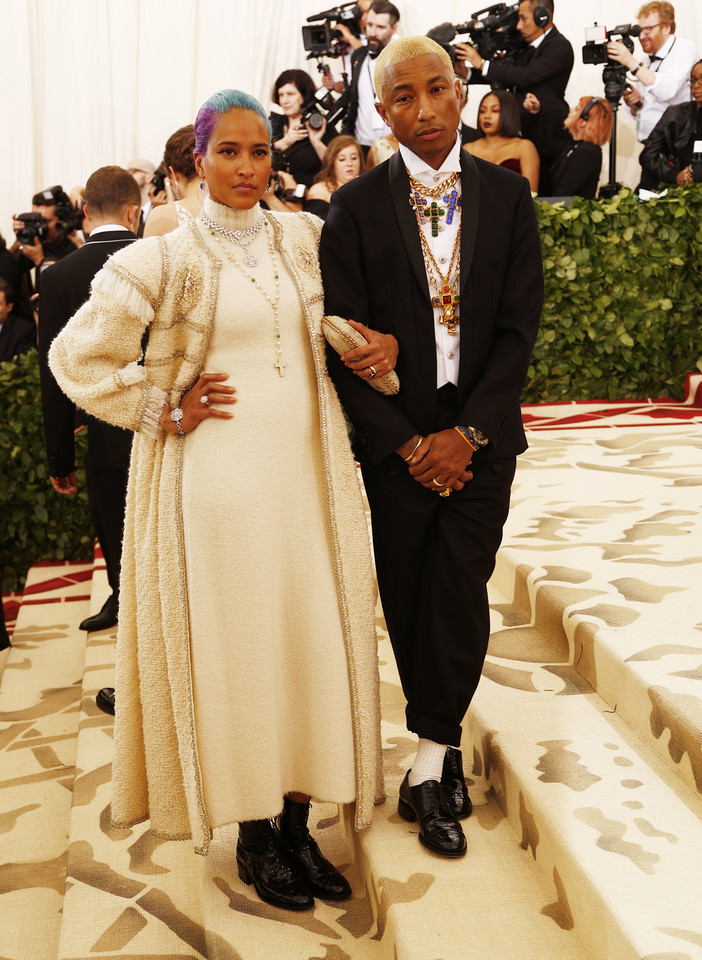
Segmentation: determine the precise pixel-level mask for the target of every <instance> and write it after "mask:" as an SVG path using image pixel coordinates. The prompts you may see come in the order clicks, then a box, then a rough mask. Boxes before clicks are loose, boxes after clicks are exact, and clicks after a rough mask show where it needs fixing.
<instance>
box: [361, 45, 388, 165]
mask: <svg viewBox="0 0 702 960" xmlns="http://www.w3.org/2000/svg"><path fill="white" fill-rule="evenodd" d="M375 63H376V58H375V57H372V56H371V55H370V53H367V54H366V56H365V57H364V58H363V63H362V64H361V68H360V69H361V72H360V73H359V76H358V112H357V113H356V127H355V129H354V135H355V137H356V139H357V140H358V142H359V143H360V144H361V145H362V146H364V147H369V146H370V145H371V144H372V143H373V141H374V140H377V139H378V137H387V136H389V135H390V134H391V133H392V130H391V129H390V127H388V126H387V125H386V124H385V123H384V122H383V118H382V117H381V116H380V114H379V113H378V111H377V110H376V109H375V101H376V99H377V98H376V95H375V86H374V84H373V71H374V70H375Z"/></svg>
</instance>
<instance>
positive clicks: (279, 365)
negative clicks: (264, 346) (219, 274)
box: [212, 220, 287, 377]
mask: <svg viewBox="0 0 702 960" xmlns="http://www.w3.org/2000/svg"><path fill="white" fill-rule="evenodd" d="M265 227H266V239H267V241H268V251H269V253H270V255H271V262H272V263H273V280H274V283H275V295H274V296H273V297H272V298H271V297H270V296H269V294H268V293H267V291H266V290H264V289H263V287H262V286H261V284H260V283H259V282H258V281H257V280H256V278H255V277H254V276H252V275H251V274H250V273H249V271H248V270H247V269H246V268H245V267H243V266H242V265H241V264H240V263H239V261H238V260H237V259H236V258H235V257H234V256H233V254H232V253H231V252H230V251H229V250H228V249H227V247H226V246H225V245H224V243H223V242H222V240H221V239H220V238H219V237H218V236H217V234H216V233H212V236H213V237H214V239H215V240H216V241H217V243H218V244H219V245H220V247H221V248H222V250H223V251H224V254H225V256H226V257H227V259H228V260H230V261H231V262H232V263H233V264H234V266H235V267H238V268H239V269H240V270H241V272H242V273H243V274H244V276H245V277H247V278H248V279H249V280H250V281H251V282H252V283H253V285H254V286H255V287H256V289H257V290H258V291H259V292H260V293H261V295H262V296H263V297H264V299H265V300H266V302H267V303H268V304H270V307H271V309H272V310H273V328H274V335H275V362H274V364H273V366H274V367H275V368H276V370H277V371H278V373H279V374H280V376H281V377H283V376H285V367H286V366H287V364H286V363H283V352H282V345H281V337H280V318H279V315H278V307H279V305H280V274H279V273H278V261H277V260H276V256H275V244H274V242H273V237H272V236H271V230H270V226H269V224H268V221H267V220H266V221H265ZM233 242H236V241H233Z"/></svg>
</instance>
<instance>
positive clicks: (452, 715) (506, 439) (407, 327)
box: [320, 151, 543, 745]
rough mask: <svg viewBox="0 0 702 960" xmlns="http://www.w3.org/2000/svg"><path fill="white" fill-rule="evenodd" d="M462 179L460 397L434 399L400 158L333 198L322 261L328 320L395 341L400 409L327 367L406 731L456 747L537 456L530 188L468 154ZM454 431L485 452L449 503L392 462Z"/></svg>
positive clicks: (536, 300)
mask: <svg viewBox="0 0 702 960" xmlns="http://www.w3.org/2000/svg"><path fill="white" fill-rule="evenodd" d="M461 166H462V174H461V182H462V202H463V207H462V226H461V264H460V293H461V307H460V314H461V323H460V330H461V343H460V367H459V378H458V387H457V389H456V388H454V387H451V386H449V387H443V388H442V389H441V390H438V391H437V383H436V349H435V339H434V324H435V320H434V314H433V310H432V307H431V302H430V298H429V291H428V287H427V280H426V273H425V268H424V260H423V256H422V249H421V245H420V242H419V233H418V227H417V222H416V219H415V215H414V213H413V211H412V209H411V208H410V206H409V203H408V199H409V192H410V188H409V181H408V178H407V173H406V170H405V166H404V162H403V160H402V157H401V154H400V153H397V154H395V155H394V156H393V157H392V158H391V159H390V160H388V161H387V162H386V163H383V164H381V165H380V166H379V167H376V168H374V169H373V170H371V171H369V172H368V173H366V174H364V175H363V176H362V177H360V178H358V179H356V180H354V181H352V182H351V183H349V184H346V185H345V186H343V187H341V188H340V189H339V190H336V191H335V192H334V194H333V195H332V201H331V206H330V211H329V216H328V218H327V221H326V224H325V226H324V229H323V232H322V242H321V248H320V261H321V267H322V275H323V280H324V288H325V309H326V312H327V313H328V314H337V315H340V316H343V317H348V318H352V319H354V320H360V321H361V322H363V323H365V324H367V325H368V326H369V327H371V328H374V329H377V330H381V331H382V332H385V333H393V334H394V335H395V336H396V337H397V340H398V343H399V347H400V352H399V357H398V361H397V367H396V369H397V373H398V375H399V378H400V392H399V394H398V395H397V396H396V397H385V396H381V395H380V394H378V393H376V392H375V391H374V390H372V389H371V388H370V387H369V385H368V384H367V383H365V382H364V381H362V380H361V379H359V378H358V377H356V376H354V375H353V374H352V373H350V372H349V371H348V370H347V368H346V367H344V365H343V364H342V363H341V362H340V361H339V359H338V357H337V356H336V354H334V353H333V351H329V369H330V373H331V376H332V378H333V379H334V381H335V383H336V386H337V389H338V392H339V396H340V397H341V401H342V403H343V405H344V407H345V409H346V412H347V414H348V415H349V417H350V419H351V421H352V423H353V425H354V430H355V432H354V448H355V452H356V455H357V457H358V458H359V460H360V462H361V466H362V469H363V476H364V482H365V486H366V491H367V493H368V499H369V503H370V506H371V513H372V518H373V540H374V549H375V555H376V566H377V571H378V582H379V586H380V592H381V599H382V602H383V609H384V612H385V616H386V620H387V623H388V629H389V632H390V637H391V640H392V642H393V648H394V650H395V656H396V658H397V662H398V668H399V671H400V677H401V679H402V683H403V689H404V691H405V696H406V697H407V701H408V706H407V721H408V727H409V729H411V730H413V731H414V732H416V733H417V734H418V735H419V736H420V737H426V738H428V739H430V740H434V741H436V742H439V743H451V744H454V745H458V744H459V743H460V734H461V729H460V724H461V721H462V719H463V715H464V713H465V711H466V709H467V707H468V704H469V703H470V699H471V697H472V695H473V693H474V691H475V688H476V686H477V683H478V680H479V678H480V672H481V670H482V664H483V660H484V656H485V651H486V648H487V639H488V636H489V615H488V605H487V591H486V583H487V580H488V579H489V577H490V575H491V573H492V569H493V566H494V559H495V554H496V552H497V548H498V546H499V543H500V539H501V535H502V526H503V524H504V520H505V518H506V514H507V509H508V504H509V489H510V483H511V479H512V476H513V473H514V466H515V457H516V455H517V454H518V453H520V452H521V451H523V450H524V449H525V447H526V440H525V436H524V430H523V426H522V420H521V413H520V407H519V394H520V391H521V388H522V385H523V382H524V378H525V375H526V371H527V367H528V364H529V358H530V356H531V350H532V347H533V343H534V339H535V337H536V332H537V328H538V321H539V315H540V311H541V302H542V296H543V278H542V268H541V253H540V246H539V238H538V231H537V226H536V216H535V213H534V206H533V203H532V200H531V197H530V193H529V185H528V183H527V181H526V180H524V179H523V178H522V177H519V176H517V175H516V174H514V173H511V172H510V171H507V170H504V169H503V168H500V167H498V166H496V165H494V164H492V163H487V162H485V161H482V160H480V159H477V158H472V157H471V156H470V155H469V154H467V153H466V152H465V151H462V152H461ZM455 425H464V426H473V427H477V428H478V429H479V430H481V431H482V432H483V433H484V434H485V435H486V436H487V437H488V438H489V439H490V443H489V445H488V446H487V447H486V448H484V449H483V450H481V451H479V452H477V453H476V454H475V456H474V458H473V463H472V466H471V469H472V470H473V474H474V477H473V480H471V481H470V482H468V483H467V484H466V485H465V487H464V488H463V490H462V491H460V492H454V493H452V494H451V496H450V497H447V498H441V497H438V496H437V495H436V493H434V492H432V491H429V490H426V489H425V488H424V487H422V486H421V485H420V484H419V483H418V482H417V481H416V480H414V479H413V478H412V477H411V476H410V474H409V473H408V470H407V467H406V465H405V464H403V462H402V460H401V458H400V457H399V456H398V455H397V454H396V453H394V451H395V450H396V449H397V448H398V447H399V446H400V445H401V444H403V443H404V442H406V441H407V440H408V439H410V438H411V437H413V436H414V435H415V434H417V433H420V434H422V435H427V434H428V433H433V432H437V431H439V430H442V429H447V428H449V427H452V426H455ZM467 459H468V458H467Z"/></svg>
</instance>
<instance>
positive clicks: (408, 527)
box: [362, 424, 516, 746]
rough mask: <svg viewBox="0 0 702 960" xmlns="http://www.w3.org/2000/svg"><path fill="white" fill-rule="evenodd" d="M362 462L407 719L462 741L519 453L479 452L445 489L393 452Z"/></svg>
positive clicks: (429, 732) (420, 730) (411, 725)
mask: <svg viewBox="0 0 702 960" xmlns="http://www.w3.org/2000/svg"><path fill="white" fill-rule="evenodd" d="M444 426H445V424H444ZM441 428H442V427H438V428H437V429H441ZM362 466H363V479H364V483H365V487H366V492H367V495H368V501H369V504H370V509H371V517H372V521H373V547H374V552H375V561H376V570H377V575H378V586H379V589H380V598H381V601H382V604H383V611H384V613H385V619H386V623H387V626H388V632H389V634H390V640H391V642H392V646H393V651H394V653H395V659H396V661H397V667H398V671H399V674H400V680H401V682H402V689H403V691H404V694H405V698H406V699H407V708H406V716H407V727H408V729H409V730H411V731H413V732H414V733H416V734H417V735H418V736H419V737H424V738H426V739H429V740H434V741H436V742H437V743H448V744H451V745H453V746H460V742H461V722H462V720H463V717H464V716H465V713H466V710H467V709H468V706H469V704H470V701H471V699H472V698H473V695H474V693H475V691H476V689H477V686H478V682H479V680H480V675H481V672H482V668H483V663H484V660H485V654H486V651H487V645H488V640H489V636H490V613H489V606H488V599H487V582H488V580H489V579H490V576H491V575H492V571H493V569H494V566H495V555H496V553H497V550H498V547H499V545H500V542H501V540H502V529H503V526H504V522H505V520H506V518H507V513H508V510H509V497H510V488H511V484H512V480H513V478H514V471H515V466H516V458H515V457H509V458H504V459H486V458H483V459H482V460H481V454H480V452H477V453H476V454H475V455H474V458H473V465H472V467H471V469H472V470H473V479H472V480H471V481H469V482H468V483H467V484H466V485H465V487H464V488H463V490H461V491H459V492H454V493H452V494H451V495H450V496H449V497H440V496H439V495H438V494H437V493H434V492H433V491H431V490H426V489H425V488H424V487H422V486H421V484H419V483H418V482H417V481H416V480H415V479H414V478H413V477H412V476H411V475H410V473H409V471H408V469H407V466H406V465H405V464H403V462H402V460H401V459H400V457H399V456H397V455H395V456H394V457H391V458H388V460H386V461H383V463H381V464H379V465H378V466H372V465H368V464H364V465H362Z"/></svg>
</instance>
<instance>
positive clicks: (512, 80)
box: [456, 0, 574, 196]
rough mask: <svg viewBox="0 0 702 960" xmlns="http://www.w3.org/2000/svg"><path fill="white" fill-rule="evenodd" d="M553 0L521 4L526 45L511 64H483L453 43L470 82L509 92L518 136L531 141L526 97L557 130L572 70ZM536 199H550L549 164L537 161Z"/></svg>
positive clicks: (527, 0)
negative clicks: (513, 101)
mask: <svg viewBox="0 0 702 960" xmlns="http://www.w3.org/2000/svg"><path fill="white" fill-rule="evenodd" d="M553 16H554V6H553V0H522V2H521V3H520V4H519V19H518V21H517V30H518V31H519V33H520V34H521V36H522V38H523V40H524V41H525V44H526V45H525V46H524V47H523V48H522V49H521V50H519V51H518V52H517V53H516V54H515V57H514V59H513V60H512V61H506V62H505V61H502V60H485V59H484V58H483V57H482V56H481V55H480V54H479V53H478V51H477V49H476V48H475V47H473V46H471V44H468V43H459V44H456V52H457V54H458V56H459V57H460V58H462V59H465V60H466V62H467V63H468V64H469V65H470V67H471V75H470V83H489V84H491V85H492V86H494V87H505V88H507V89H508V90H511V91H512V93H513V94H514V95H515V97H516V98H517V102H518V103H519V108H520V109H519V112H520V121H521V134H522V136H523V137H525V138H526V139H528V140H534V142H535V144H536V147H537V150H538V149H539V141H538V135H536V134H535V132H534V131H533V129H532V128H533V127H534V118H533V116H532V115H531V114H530V113H529V110H528V109H527V108H526V107H525V104H524V98H525V97H526V95H527V94H528V93H532V94H533V95H534V96H535V97H536V98H537V99H538V100H539V103H540V105H541V111H542V115H541V120H542V122H543V123H545V124H546V125H547V126H549V127H553V128H555V129H559V128H560V127H562V126H563V121H564V120H565V118H566V117H567V116H568V104H567V103H566V99H565V90H566V87H567V85H568V80H569V79H570V73H571V70H572V69H573V59H574V57H573V48H572V46H571V45H570V42H569V41H568V40H567V39H566V38H565V37H564V36H563V34H561V33H559V32H558V29H557V28H556V27H555V26H554V23H553ZM540 158H541V174H540V178H539V195H540V196H548V195H549V193H550V184H549V181H548V160H547V158H546V157H543V156H541V151H540Z"/></svg>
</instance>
